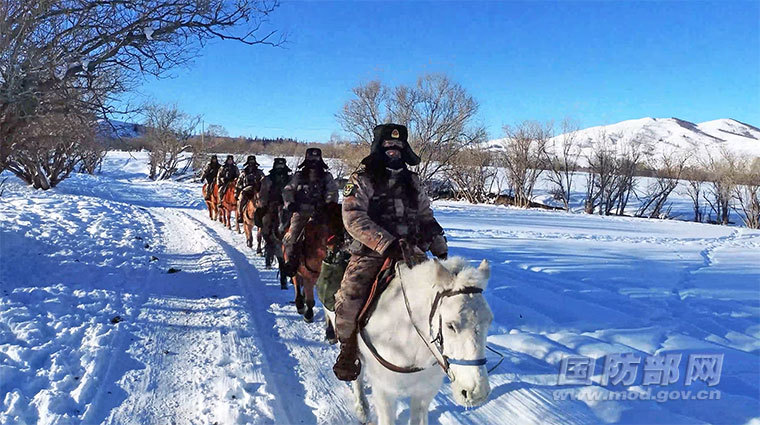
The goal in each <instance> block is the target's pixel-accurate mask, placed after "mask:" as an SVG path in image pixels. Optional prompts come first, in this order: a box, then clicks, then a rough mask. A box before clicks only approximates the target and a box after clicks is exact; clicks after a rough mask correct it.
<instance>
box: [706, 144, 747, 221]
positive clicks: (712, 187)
mask: <svg viewBox="0 0 760 425" xmlns="http://www.w3.org/2000/svg"><path fill="white" fill-rule="evenodd" d="M704 162H705V163H704V164H703V166H704V168H705V171H706V172H707V175H708V180H707V181H708V186H707V190H706V191H705V193H704V194H703V195H702V197H703V199H704V200H705V201H707V204H708V205H709V206H710V210H711V211H712V213H714V214H715V222H716V223H719V224H724V225H726V224H729V222H730V216H731V209H732V205H731V201H732V200H733V196H734V193H735V189H736V185H737V171H738V170H739V168H740V162H739V158H738V157H737V156H736V155H734V154H733V153H731V152H729V151H728V150H726V149H722V150H721V152H720V155H719V156H718V157H716V156H714V155H712V154H708V155H707V156H706V159H705V161H704Z"/></svg>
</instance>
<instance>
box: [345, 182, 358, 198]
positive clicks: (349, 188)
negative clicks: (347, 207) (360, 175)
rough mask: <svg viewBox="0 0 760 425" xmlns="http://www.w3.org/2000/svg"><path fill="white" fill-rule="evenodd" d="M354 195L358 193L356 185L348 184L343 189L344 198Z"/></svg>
mask: <svg viewBox="0 0 760 425" xmlns="http://www.w3.org/2000/svg"><path fill="white" fill-rule="evenodd" d="M354 193H356V185H355V184H354V183H351V182H348V183H346V186H345V187H344V188H343V196H352V195H353V194H354Z"/></svg>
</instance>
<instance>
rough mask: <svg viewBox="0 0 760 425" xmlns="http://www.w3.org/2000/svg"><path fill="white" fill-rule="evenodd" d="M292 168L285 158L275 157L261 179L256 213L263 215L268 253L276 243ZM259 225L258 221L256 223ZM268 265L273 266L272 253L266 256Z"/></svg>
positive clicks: (263, 227)
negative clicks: (283, 191)
mask: <svg viewBox="0 0 760 425" xmlns="http://www.w3.org/2000/svg"><path fill="white" fill-rule="evenodd" d="M290 171H291V169H290V168H289V167H288V164H287V162H285V158H275V159H274V164H273V165H272V169H271V170H269V174H267V175H266V176H265V177H264V178H263V179H262V180H261V188H260V190H259V199H258V201H257V203H256V214H257V215H258V216H259V217H261V224H260V227H261V231H262V233H263V235H264V241H265V242H266V250H267V254H269V253H270V252H271V251H272V248H273V247H274V244H275V239H277V238H276V237H275V234H274V233H275V231H276V230H277V228H276V227H275V226H277V219H278V217H279V216H280V213H281V210H282V206H283V200H282V190H283V188H285V185H287V184H288V183H289V182H290V179H291V177H292V176H291V174H290ZM256 225H257V226H258V225H259V224H258V223H257V224H256ZM266 261H267V267H270V266H271V261H272V259H271V255H267V256H266Z"/></svg>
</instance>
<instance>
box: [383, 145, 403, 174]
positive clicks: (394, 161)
mask: <svg viewBox="0 0 760 425" xmlns="http://www.w3.org/2000/svg"><path fill="white" fill-rule="evenodd" d="M391 149H393V150H396V151H398V153H399V155H398V158H391V157H390V156H388V154H386V152H388V151H389V150H391ZM383 159H384V160H385V166H386V167H388V168H392V169H394V170H398V169H399V168H401V167H403V166H404V159H403V158H402V153H401V149H399V148H397V147H395V146H392V147H387V148H386V147H383Z"/></svg>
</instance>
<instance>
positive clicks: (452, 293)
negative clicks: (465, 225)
mask: <svg viewBox="0 0 760 425" xmlns="http://www.w3.org/2000/svg"><path fill="white" fill-rule="evenodd" d="M432 267H433V268H434V270H435V271H434V274H433V275H434V276H435V278H434V280H433V281H434V288H435V290H436V291H437V294H438V295H437V296H436V300H435V301H434V306H433V311H432V312H431V316H430V330H431V333H432V335H434V336H437V343H438V345H439V348H440V349H441V351H442V354H443V355H444V356H445V358H446V359H447V361H448V363H449V377H450V378H451V389H452V392H453V394H454V400H455V401H456V402H457V403H458V404H460V405H462V406H467V407H471V406H478V405H480V404H482V403H484V402H485V401H486V400H487V399H488V395H489V394H490V392H491V387H490V385H489V384H488V371H487V369H486V366H485V358H486V353H485V351H486V336H487V335H488V327H489V326H490V325H491V321H492V320H493V314H492V313H491V309H490V307H489V306H488V303H487V302H486V299H485V297H484V296H483V290H485V289H486V285H488V279H489V277H490V274H491V270H490V266H489V265H488V262H487V261H486V260H483V262H481V263H480V266H479V267H477V268H475V267H471V266H468V265H467V264H466V262H465V260H464V259H462V258H457V257H455V258H451V259H448V260H445V261H443V262H438V261H434V262H433V266H432ZM436 304H437V305H436Z"/></svg>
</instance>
